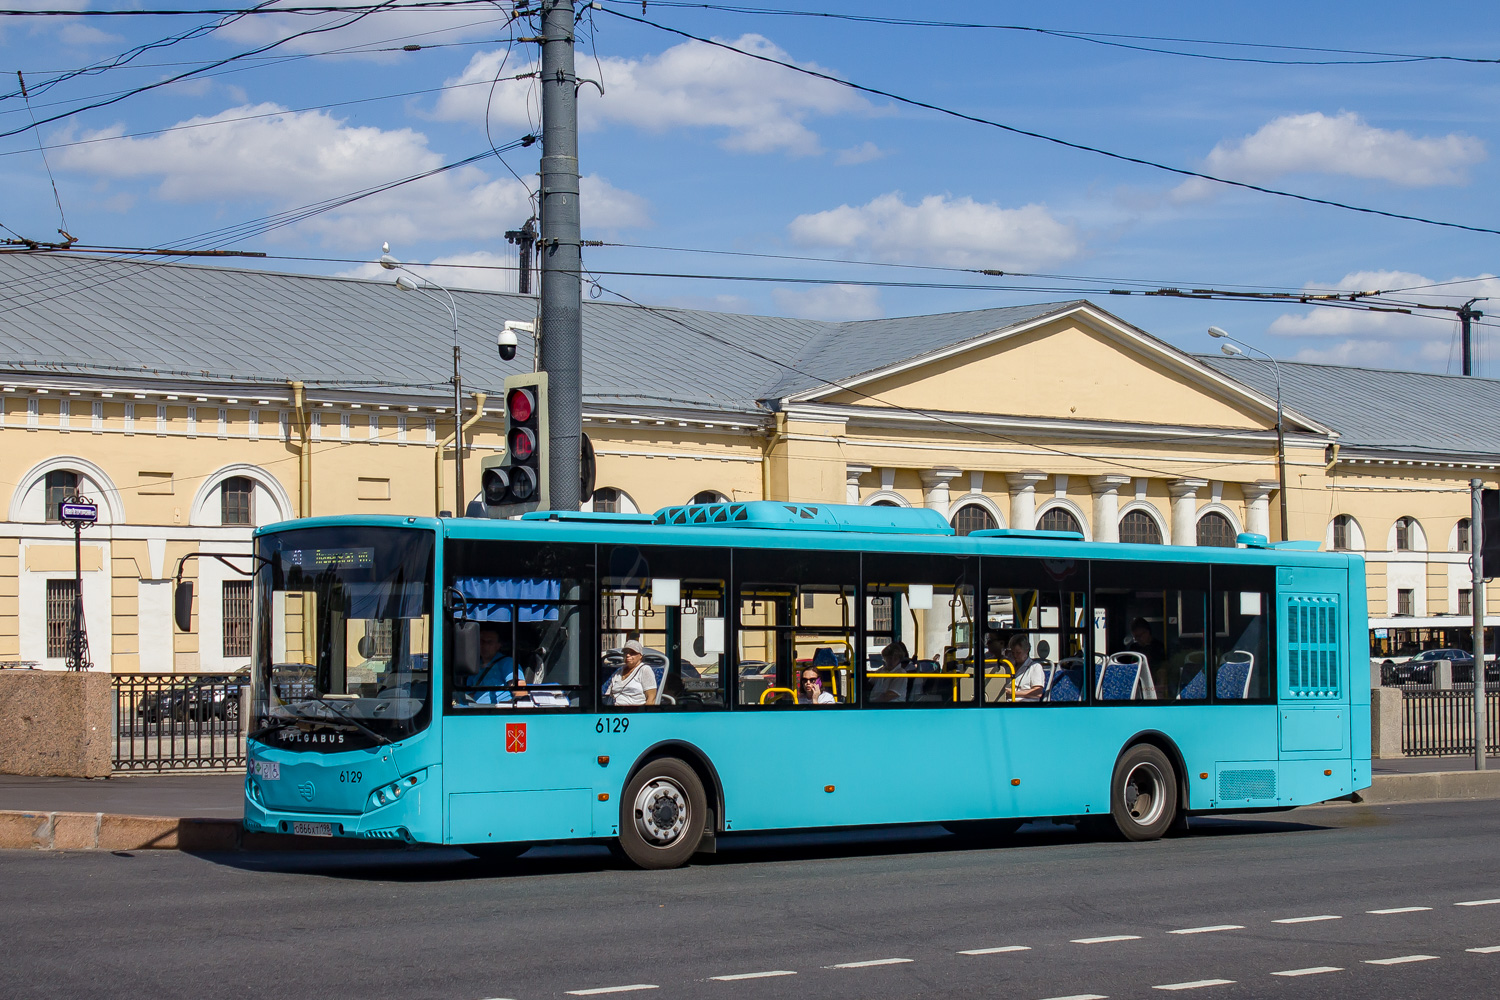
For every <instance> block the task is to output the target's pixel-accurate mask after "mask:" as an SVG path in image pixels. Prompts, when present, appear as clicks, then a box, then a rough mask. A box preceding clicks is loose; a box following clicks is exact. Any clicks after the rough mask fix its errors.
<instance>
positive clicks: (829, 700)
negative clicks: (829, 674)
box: [797, 667, 838, 705]
mask: <svg viewBox="0 0 1500 1000" xmlns="http://www.w3.org/2000/svg"><path fill="white" fill-rule="evenodd" d="M837 700H838V699H836V698H834V696H833V695H831V694H829V693H828V692H827V691H824V690H823V675H822V674H820V673H818V671H817V670H816V669H815V668H813V667H805V668H803V670H802V680H801V682H800V683H799V684H798V685H797V704H799V705H832V704H834V703H835V702H836V701H837Z"/></svg>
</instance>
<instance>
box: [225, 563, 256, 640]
mask: <svg viewBox="0 0 1500 1000" xmlns="http://www.w3.org/2000/svg"><path fill="white" fill-rule="evenodd" d="M251 620H252V619H251V613H250V581H249V580H226V581H224V655H225V656H249V655H250V625H251Z"/></svg>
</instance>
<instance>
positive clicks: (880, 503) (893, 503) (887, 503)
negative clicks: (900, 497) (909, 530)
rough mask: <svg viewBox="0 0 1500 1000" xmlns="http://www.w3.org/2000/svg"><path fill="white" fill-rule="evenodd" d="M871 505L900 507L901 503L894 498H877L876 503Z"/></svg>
mask: <svg viewBox="0 0 1500 1000" xmlns="http://www.w3.org/2000/svg"><path fill="white" fill-rule="evenodd" d="M870 506H871V507H899V506H901V505H900V504H899V503H897V502H896V501H894V500H876V501H875V502H874V503H872V504H870Z"/></svg>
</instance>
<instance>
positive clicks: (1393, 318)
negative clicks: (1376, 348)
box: [1268, 271, 1500, 361]
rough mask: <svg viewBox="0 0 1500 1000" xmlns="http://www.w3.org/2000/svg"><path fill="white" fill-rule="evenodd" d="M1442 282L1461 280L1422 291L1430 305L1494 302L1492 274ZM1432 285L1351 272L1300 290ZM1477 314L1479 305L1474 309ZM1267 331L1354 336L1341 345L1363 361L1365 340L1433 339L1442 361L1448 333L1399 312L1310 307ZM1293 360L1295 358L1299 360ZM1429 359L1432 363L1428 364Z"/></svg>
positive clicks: (1498, 291) (1496, 285)
mask: <svg viewBox="0 0 1500 1000" xmlns="http://www.w3.org/2000/svg"><path fill="white" fill-rule="evenodd" d="M1439 280H1446V281H1464V282H1465V283H1464V284H1461V285H1446V286H1445V287H1443V288H1434V289H1429V290H1426V291H1428V293H1429V294H1433V295H1441V296H1444V297H1443V298H1438V299H1436V300H1435V301H1437V302H1441V303H1444V304H1452V305H1457V304H1458V302H1459V301H1460V300H1456V299H1454V298H1452V296H1457V295H1462V296H1464V297H1465V298H1469V297H1474V296H1491V297H1500V278H1496V277H1494V276H1493V275H1489V274H1482V275H1479V276H1477V277H1475V278H1472V279H1470V278H1464V277H1457V278H1449V279H1439ZM1433 284H1437V281H1434V279H1432V278H1427V277H1424V276H1422V275H1420V274H1412V273H1411V272H1409V271H1355V272H1353V273H1351V274H1346V275H1344V277H1343V278H1341V279H1339V281H1338V282H1336V283H1335V284H1333V285H1332V286H1330V285H1317V286H1314V285H1307V286H1305V287H1306V290H1307V291H1310V292H1316V291H1326V290H1328V289H1330V288H1333V289H1336V290H1339V291H1349V292H1369V291H1377V290H1380V291H1384V290H1395V289H1399V288H1417V287H1418V286H1423V285H1433ZM1400 297H1401V298H1414V299H1417V300H1421V299H1422V298H1423V292H1422V291H1416V292H1408V293H1404V294H1402V295H1401V296H1400ZM1480 308H1481V309H1482V308H1483V306H1480ZM1427 315H1429V316H1431V315H1437V316H1448V315H1450V314H1447V313H1431V312H1429V313H1428V314H1427ZM1268 332H1270V333H1274V334H1278V335H1280V336H1284V337H1354V338H1358V339H1357V340H1353V341H1347V342H1346V344H1347V343H1357V344H1358V345H1359V349H1360V350H1361V351H1362V352H1364V354H1365V356H1366V360H1367V361H1368V360H1369V358H1368V356H1369V354H1370V351H1371V346H1372V345H1371V344H1370V341H1392V340H1418V341H1422V342H1433V341H1434V338H1437V339H1438V340H1440V341H1441V342H1442V348H1441V350H1442V352H1443V354H1444V355H1445V356H1446V352H1447V350H1448V341H1449V340H1450V339H1451V337H1450V336H1449V334H1448V333H1447V332H1446V331H1444V329H1443V328H1442V327H1441V326H1439V325H1438V324H1436V323H1434V322H1433V321H1432V320H1431V319H1423V318H1421V317H1414V316H1410V315H1407V314H1404V313H1391V312H1365V311H1362V310H1356V309H1339V308H1331V307H1328V306H1316V307H1313V308H1310V309H1308V310H1307V311H1306V312H1301V313H1283V314H1282V315H1280V316H1278V317H1276V319H1275V320H1273V321H1272V322H1271V325H1270V327H1269V328H1268ZM1345 346H1346V345H1338V346H1336V347H1331V348H1313V349H1309V351H1307V352H1304V353H1311V354H1318V353H1319V352H1322V351H1338V350H1342V349H1344V347H1345ZM1298 357H1299V360H1300V359H1301V356H1300V355H1299V356H1298ZM1429 360H1432V359H1429Z"/></svg>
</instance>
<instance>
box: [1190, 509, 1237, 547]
mask: <svg viewBox="0 0 1500 1000" xmlns="http://www.w3.org/2000/svg"><path fill="white" fill-rule="evenodd" d="M1236 541H1237V536H1236V534H1235V530H1234V525H1232V524H1230V523H1229V518H1227V517H1225V516H1224V515H1223V514H1220V513H1219V512H1218V511H1213V510H1211V511H1209V512H1208V513H1207V514H1204V515H1203V516H1202V517H1200V518H1198V544H1199V545H1207V546H1209V547H1211V548H1220V549H1232V548H1234V546H1235V543H1236Z"/></svg>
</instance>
